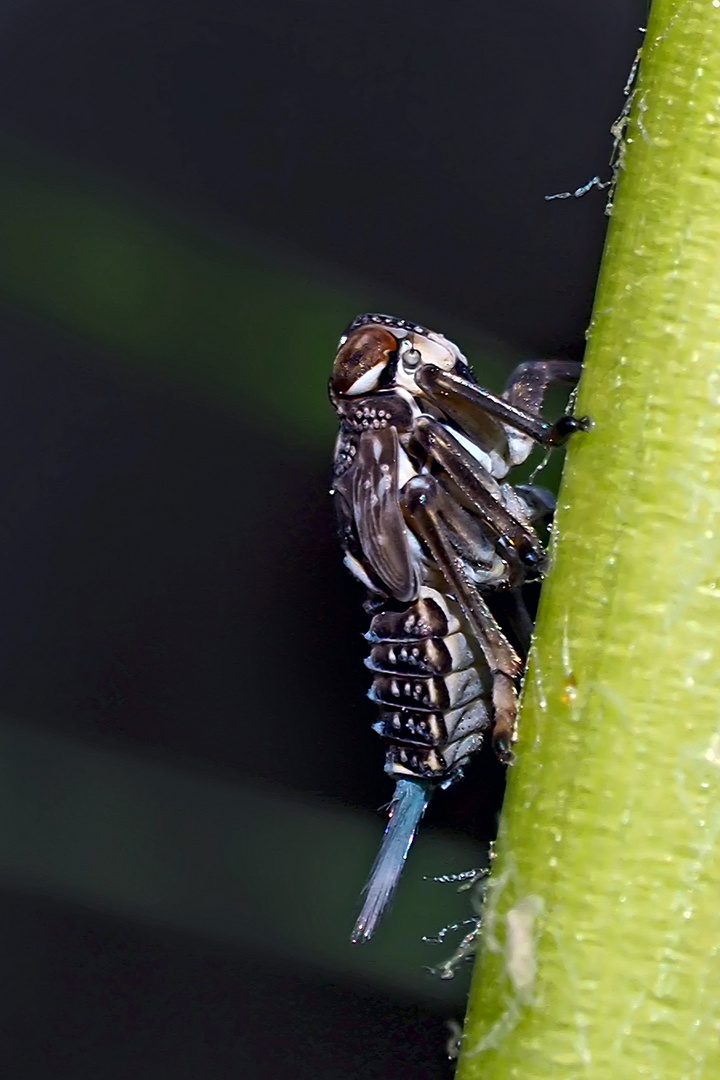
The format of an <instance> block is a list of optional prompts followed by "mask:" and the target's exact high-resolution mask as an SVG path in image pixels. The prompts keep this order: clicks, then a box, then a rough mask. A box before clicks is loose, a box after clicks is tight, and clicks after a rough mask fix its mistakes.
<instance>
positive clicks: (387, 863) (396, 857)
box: [350, 780, 432, 942]
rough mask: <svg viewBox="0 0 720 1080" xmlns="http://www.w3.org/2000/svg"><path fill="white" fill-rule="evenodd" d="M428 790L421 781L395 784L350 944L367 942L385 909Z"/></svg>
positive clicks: (423, 810) (426, 785) (405, 781)
mask: <svg viewBox="0 0 720 1080" xmlns="http://www.w3.org/2000/svg"><path fill="white" fill-rule="evenodd" d="M431 792H432V788H431V786H430V784H426V783H423V782H422V781H421V780H398V782H397V784H396V786H395V794H394V795H393V799H392V802H391V803H390V819H389V821H388V823H387V828H386V829H385V835H384V836H383V842H382V845H381V847H380V851H379V852H378V857H377V859H376V860H375V864H374V866H373V868H372V870H371V871H370V877H369V879H368V883H367V885H366V886H365V889H364V896H365V901H364V903H363V906H362V911H361V912H360V917H359V918H358V921H357V922H356V923H355V929H354V930H353V932H352V935H351V939H350V940H351V941H353V942H360V941H369V940H370V938H371V937H372V936H373V934H374V933H375V930H376V928H377V925H378V923H379V922H380V920H381V918H382V916H383V913H384V912H385V910H386V909H387V907H388V906H389V904H390V902H391V900H392V898H393V896H394V895H395V890H396V889H397V887H398V882H399V881H400V875H401V874H402V870H403V866H404V865H405V859H406V858H407V853H408V851H409V850H410V845H411V844H412V842H413V840H414V838H415V832H416V831H417V827H418V825H419V824H420V819H421V818H422V816H423V814H424V813H425V808H426V806H427V804H428V802H429V801H430V795H431Z"/></svg>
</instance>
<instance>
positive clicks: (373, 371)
mask: <svg viewBox="0 0 720 1080" xmlns="http://www.w3.org/2000/svg"><path fill="white" fill-rule="evenodd" d="M386 366H387V361H385V360H383V362H382V364H376V365H375V367H371V368H370V370H369V371H366V372H365V374H364V375H361V376H360V378H359V379H356V380H355V382H354V383H353V384H352V386H351V387H350V389H349V390H347V391H346V394H347V396H348V397H350V396H351V395H354V394H368V393H369V392H370V391H371V390H374V389H375V387H376V386H377V384H378V379H379V378H380V376H381V375H382V373H383V371H384V370H385V368H386Z"/></svg>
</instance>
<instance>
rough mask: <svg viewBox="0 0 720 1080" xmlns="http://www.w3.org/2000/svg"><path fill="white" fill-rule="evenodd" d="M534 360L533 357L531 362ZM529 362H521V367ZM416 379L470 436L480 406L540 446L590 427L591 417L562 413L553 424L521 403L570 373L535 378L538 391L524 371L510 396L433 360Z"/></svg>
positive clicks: (561, 362)
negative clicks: (518, 402) (446, 368)
mask: <svg viewBox="0 0 720 1080" xmlns="http://www.w3.org/2000/svg"><path fill="white" fill-rule="evenodd" d="M532 363H533V362H532V361H531V362H530V364H531V365H532ZM537 363H540V364H541V365H543V364H544V365H555V364H560V365H561V366H563V367H564V368H565V369H566V370H567V368H568V364H567V362H565V361H562V360H547V361H538V362H537ZM526 366H527V365H523V364H521V365H520V367H521V368H523V367H526ZM573 368H574V369H575V370H576V371H577V368H578V365H577V364H575V365H573ZM543 378H544V383H543V381H542V380H543ZM415 379H416V382H417V383H418V385H419V386H421V387H422V389H423V390H424V391H425V393H426V394H427V396H428V397H429V398H430V400H431V401H432V400H435V401H436V402H437V404H438V406H439V407H440V408H441V409H442V410H443V412H445V413H446V414H447V415H448V416H450V417H451V418H452V419H453V420H455V421H456V423H458V424H460V426H461V427H462V428H463V429H464V430H466V431H467V432H468V434H469V435H471V436H472V435H473V426H474V425H473V417H472V414H473V412H474V411H478V410H479V411H481V412H484V413H486V414H489V415H490V416H492V417H494V418H495V419H497V420H500V421H501V423H503V424H505V425H507V426H508V427H511V428H514V429H515V431H518V432H520V433H521V434H522V435H526V436H529V437H530V438H531V439H532V440H533V442H536V443H539V444H540V445H541V446H561V445H562V444H563V443H564V442H565V441H566V440H567V439H568V438H569V436H570V435H572V434H573V432H575V431H588V430H589V424H590V421H589V420H588V418H587V417H580V418H576V417H574V416H561V417H560V419H559V420H558V421H557V423H556V424H551V423H549V422H548V421H547V420H543V418H542V417H541V416H538V415H537V414H536V413H535V412H533V411H529V410H528V409H527V408H525V407H524V406H523V404H522V402H523V400H524V395H527V394H530V397H532V396H533V395H535V396H539V398H540V399H541V398H542V396H543V394H544V392H545V390H546V389H547V387H548V386H549V385H550V383H551V382H557V381H565V382H566V381H567V376H566V377H564V378H562V379H559V378H558V376H557V374H555V375H553V374H552V372H551V374H550V375H548V374H544V375H542V376H541V377H540V379H539V380H536V382H538V383H539V384H541V385H542V392H541V393H539V394H538V391H537V390H536V389H534V386H535V383H534V382H533V377H532V376H530V375H528V374H527V373H523V374H522V376H521V377H519V378H518V385H517V388H516V387H515V384H514V383H513V380H512V378H511V387H510V397H502V398H499V397H497V396H496V395H495V394H491V393H490V391H489V390H483V388H482V387H481V386H477V385H476V384H475V383H472V382H470V381H469V380H468V379H463V378H461V377H460V376H459V375H453V374H452V373H451V372H449V371H442V370H441V369H440V368H438V367H435V366H434V365H433V364H426V365H425V366H424V367H423V368H422V369H421V370H420V371H419V372H418V373H417V375H416V376H415ZM572 381H573V382H577V377H576V376H574V377H573V380H572ZM528 385H529V386H530V387H531V389H530V390H527V387H528ZM506 394H507V391H506ZM515 396H516V397H517V398H518V399H519V400H520V402H521V403H520V404H516V403H515V401H514V397H515Z"/></svg>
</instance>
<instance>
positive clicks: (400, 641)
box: [330, 314, 589, 941]
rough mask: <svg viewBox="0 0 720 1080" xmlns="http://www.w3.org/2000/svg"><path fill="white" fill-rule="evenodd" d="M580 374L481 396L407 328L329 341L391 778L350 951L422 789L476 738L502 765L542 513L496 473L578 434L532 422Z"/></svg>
mask: <svg viewBox="0 0 720 1080" xmlns="http://www.w3.org/2000/svg"><path fill="white" fill-rule="evenodd" d="M579 371H580V365H579V364H577V363H574V362H572V361H566V360H538V361H528V362H526V363H523V364H521V365H520V366H519V367H518V368H517V369H516V370H515V371H514V372H513V374H512V375H511V377H510V380H509V382H508V384H507V387H506V389H505V392H504V394H503V395H502V397H497V396H495V395H494V394H491V393H489V392H488V391H487V390H483V389H482V388H481V387H480V386H479V385H478V384H477V382H476V380H475V378H474V376H473V373H472V371H471V369H470V368H469V366H468V363H467V361H466V360H465V357H464V356H463V355H462V353H461V352H460V351H459V349H458V348H457V346H455V345H453V343H452V342H451V341H448V340H447V338H445V337H443V336H442V334H437V333H434V332H433V331H431V330H427V329H425V327H422V326H418V325H416V324H415V323H411V322H406V321H405V320H404V319H396V318H393V317H391V316H389V315H374V314H371V315H360V316H359V317H358V318H357V319H355V321H354V322H353V323H352V324H351V325H350V326H349V327H348V329H347V331H346V332H345V334H344V335H343V337H342V338H341V339H340V345H339V349H338V353H337V356H336V358H335V363H334V366H333V371H332V377H331V379H330V399H331V401H332V404H333V406H334V407H335V409H336V410H337V413H338V416H339V417H340V432H339V434H338V439H337V443H336V447H335V460H334V469H333V496H334V500H335V506H336V511H337V517H338V523H339V531H340V538H341V542H342V545H343V548H344V550H345V564H346V565H347V567H348V568H349V569H350V570H351V572H352V573H353V574H354V575H355V577H356V578H357V579H358V580H359V581H360V582H361V583H362V584H363V585H364V586H365V588H366V589H367V601H366V605H365V606H366V610H367V611H368V614H369V615H370V616H371V622H370V629H369V631H368V633H367V634H366V637H367V640H368V642H369V644H370V656H369V657H368V659H367V660H366V661H365V663H366V665H367V667H368V668H369V669H370V671H371V673H372V687H371V690H370V694H369V696H370V698H371V699H372V700H373V701H374V702H375V703H376V704H377V706H378V708H379V712H380V715H379V719H378V721H377V723H376V724H375V725H374V728H375V731H377V732H378V733H379V734H380V735H381V736H382V737H383V739H384V740H385V743H386V764H385V771H386V772H387V773H388V775H389V776H391V777H392V778H393V779H394V780H395V792H394V795H393V798H392V802H391V804H390V816H389V821H388V825H387V828H386V830H385V836H384V838H383V842H382V846H381V848H380V852H379V854H378V857H377V859H376V861H375V865H374V867H373V869H372V872H371V875H370V880H369V881H368V884H367V886H366V888H365V892H364V902H363V907H362V911H361V913H360V916H359V918H358V921H357V923H356V926H355V929H354V931H353V935H352V939H353V941H367V940H368V939H369V938H370V937H371V936H372V934H373V933H374V931H375V929H376V927H377V925H378V922H379V921H380V918H381V917H382V914H383V912H384V911H385V909H386V908H387V906H388V904H389V903H390V901H391V899H392V896H393V894H394V892H395V889H396V887H397V883H398V880H399V877H400V874H401V871H402V868H403V865H404V862H405V858H406V856H407V853H408V850H409V848H410V845H411V843H412V840H413V837H414V835H415V831H416V829H417V826H418V824H419V822H420V819H421V818H422V815H423V813H424V812H425V808H426V806H427V804H428V801H429V799H430V797H431V795H432V794H433V792H434V791H435V789H436V788H445V787H448V786H449V785H450V784H452V783H454V782H455V781H456V780H458V779H459V778H460V776H461V775H462V771H463V766H464V765H465V763H466V762H467V760H468V758H469V757H470V756H471V755H472V754H473V753H475V751H476V750H477V749H478V748H479V747H480V745H481V743H482V741H483V739H484V738H485V737H489V738H490V739H491V740H492V744H493V746H494V748H495V751H496V753H497V754H498V756H499V757H500V759H501V760H503V761H510V760H511V758H512V753H511V747H512V744H513V742H514V740H515V729H516V714H517V702H518V690H519V683H520V679H521V676H522V674H523V671H524V667H525V660H526V655H527V648H528V644H529V638H530V633H531V630H532V624H531V620H530V617H529V615H528V612H527V610H526V608H525V605H524V603H523V598H522V591H521V590H522V586H523V585H524V583H525V582H527V581H528V580H530V579H532V578H537V577H540V576H541V575H542V573H543V569H544V566H545V551H544V549H543V546H542V544H541V542H540V539H539V537H538V535H537V533H536V531H535V527H534V522H536V521H537V520H538V519H541V518H542V519H547V518H548V517H549V516H550V515H551V514H552V511H553V509H554V501H553V498H552V496H551V495H550V494H549V493H548V492H546V491H544V490H543V489H541V488H535V487H531V486H520V485H517V486H512V485H511V484H509V483H508V482H507V481H506V477H507V474H508V473H509V471H510V469H511V468H512V467H513V466H514V465H519V464H521V463H522V462H523V461H525V460H526V458H527V457H528V455H529V454H530V452H531V450H532V448H533V446H535V445H536V444H539V445H540V446H545V447H552V446H558V445H560V444H562V443H563V442H564V441H565V440H566V439H567V438H568V437H569V436H570V435H571V434H572V433H573V432H575V431H582V430H588V427H589V421H588V420H587V419H585V418H583V419H576V418H575V417H573V416H567V415H566V416H561V417H560V419H559V420H558V421H557V422H556V423H548V422H547V421H546V420H544V419H543V418H542V417H541V416H540V408H541V405H542V402H543V398H544V395H545V392H546V390H547V388H548V387H549V386H550V385H552V384H555V383H565V384H567V385H569V386H574V385H575V383H576V382H577V379H578V375H579Z"/></svg>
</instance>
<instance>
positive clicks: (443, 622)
mask: <svg viewBox="0 0 720 1080" xmlns="http://www.w3.org/2000/svg"><path fill="white" fill-rule="evenodd" d="M420 593H421V595H420V598H419V599H418V600H415V601H414V602H413V603H411V604H408V605H407V607H405V608H404V609H402V610H401V611H398V610H397V608H393V609H389V608H386V609H385V610H382V611H380V612H379V613H378V614H376V615H375V617H374V618H373V620H372V623H371V624H370V630H369V632H368V633H367V634H366V635H365V636H366V638H367V640H368V641H369V642H371V644H372V651H371V653H370V656H369V657H368V659H367V660H366V661H365V664H366V666H367V667H368V668H370V670H371V671H372V672H374V675H375V677H374V679H373V683H372V688H371V689H370V692H369V695H368V696H369V697H370V698H371V699H372V700H373V701H375V702H377V704H378V705H379V706H380V720H379V721H378V723H377V724H375V725H374V728H375V731H377V732H378V733H379V734H380V735H382V736H383V738H385V739H386V740H387V742H388V744H389V745H388V750H387V760H386V765H385V771H386V772H387V773H389V774H390V775H391V776H398V777H402V776H405V777H416V778H418V779H423V780H428V779H431V780H435V781H437V782H439V783H442V782H443V781H444V780H450V779H451V777H452V776H453V774H454V773H455V772H456V771H457V769H458V767H459V766H460V765H461V764H462V762H463V761H464V760H465V759H466V758H467V757H468V756H469V755H470V754H472V753H474V751H475V750H477V749H478V747H479V746H480V743H481V742H482V733H483V731H484V730H485V729H486V728H488V727H489V726H490V723H491V721H490V714H489V709H488V700H489V695H490V693H491V680H490V678H489V672H488V670H487V667H486V665H485V662H484V660H483V659H482V656H478V655H476V653H475V652H474V651H473V648H472V644H471V642H472V640H473V639H472V637H471V635H470V633H469V632H466V631H465V624H464V623H465V621H464V617H463V615H462V612H461V611H460V610H459V608H457V607H456V605H455V604H454V603H453V602H452V601H450V600H448V599H447V598H446V597H443V596H442V595H441V594H440V593H438V592H436V591H435V590H434V589H430V588H427V587H423V588H422V589H421V590H420Z"/></svg>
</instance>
